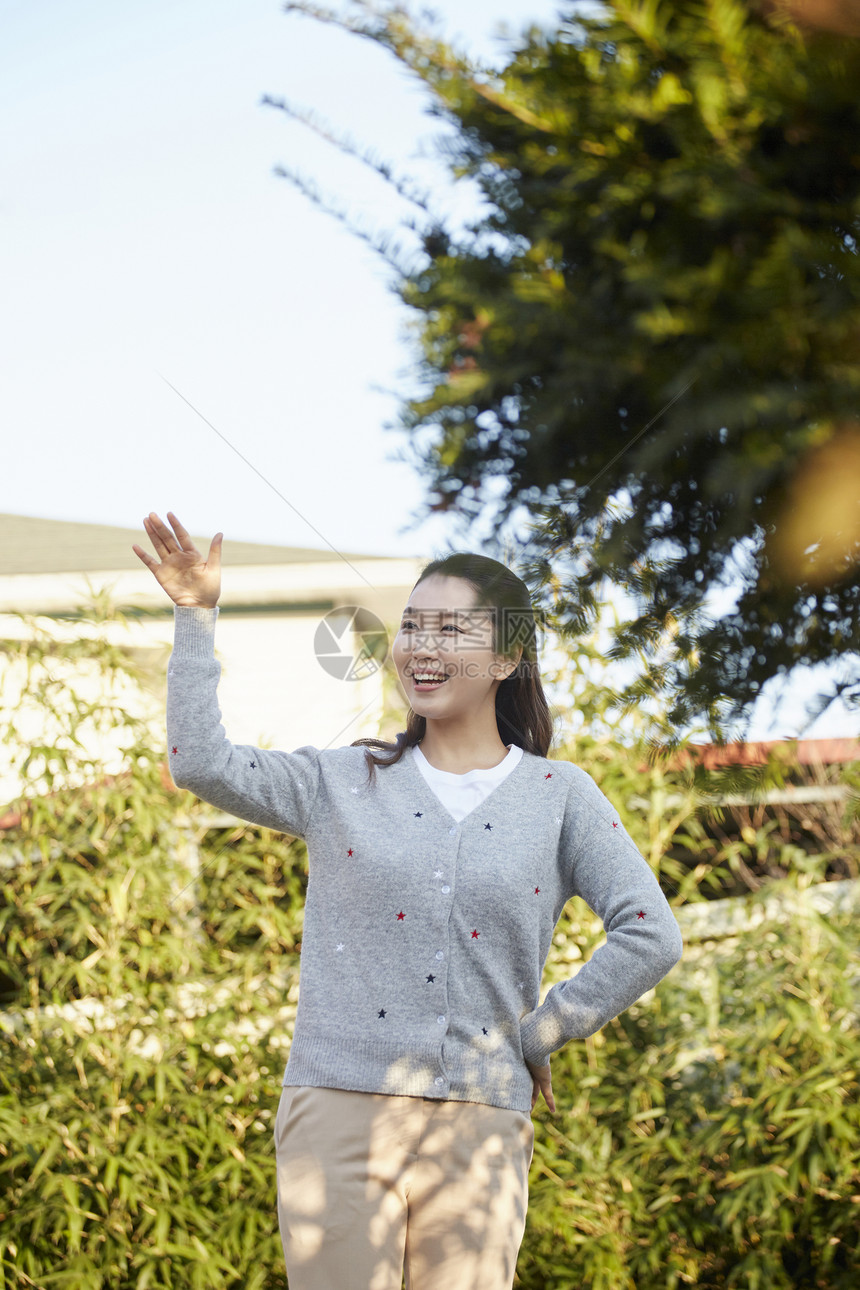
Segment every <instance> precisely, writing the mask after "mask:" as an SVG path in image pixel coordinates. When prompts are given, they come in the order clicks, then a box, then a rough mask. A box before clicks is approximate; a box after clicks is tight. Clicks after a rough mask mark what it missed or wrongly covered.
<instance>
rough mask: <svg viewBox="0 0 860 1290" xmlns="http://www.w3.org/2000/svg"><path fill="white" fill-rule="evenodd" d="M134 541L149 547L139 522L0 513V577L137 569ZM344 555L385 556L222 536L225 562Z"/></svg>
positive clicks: (205, 544)
mask: <svg viewBox="0 0 860 1290" xmlns="http://www.w3.org/2000/svg"><path fill="white" fill-rule="evenodd" d="M211 536H212V535H211V534H210V535H209V536H208V537H195V538H194V542H195V544H196V545H197V546H198V547H199V548H200V550H201V551H208V550H209V542H210V539H211ZM133 542H137V543H138V545H139V546H142V547H144V548H148V547H149V541H148V539H147V537H146V534H145V533H144V531H143V525H142V524H141V526H140V527H139V528H133V529H131V528H129V529H126V528H117V527H114V526H112V525H108V524H83V523H80V522H79V521H76V520H46V519H41V518H39V517H38V516H33V515H5V514H0V576H8V575H12V574H21V573H29V574H40V573H41V574H49V573H95V572H99V573H101V572H108V571H111V570H128V569H141V568H142V567H143V566H142V565H141V563H140V561H139V560H138V558H137V556H136V555H135V554H134V552H133V551H132V549H131V547H132V543H133ZM344 556H345V557H346V558H348V559H350V560H384V559H387V558H389V557H387V556H380V555H362V554H360V553H358V552H355V551H342V552H335V551H332V550H330V549H328V548H324V549H322V550H319V549H317V548H316V547H300V546H268V545H266V544H264V543H259V542H235V541H232V540H230V539H229V538H227V537H225V539H224V563H225V564H229V565H232V566H235V565H265V564H311V563H314V562H320V563H322V562H324V561H331V560H336V559H338V557H344Z"/></svg>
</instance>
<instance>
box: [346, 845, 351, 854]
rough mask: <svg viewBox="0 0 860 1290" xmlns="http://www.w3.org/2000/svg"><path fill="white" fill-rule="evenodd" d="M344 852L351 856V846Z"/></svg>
mask: <svg viewBox="0 0 860 1290" xmlns="http://www.w3.org/2000/svg"><path fill="white" fill-rule="evenodd" d="M346 854H347V855H348V856H351V855H352V847H350V848H349V850H348V851H347V853H346Z"/></svg>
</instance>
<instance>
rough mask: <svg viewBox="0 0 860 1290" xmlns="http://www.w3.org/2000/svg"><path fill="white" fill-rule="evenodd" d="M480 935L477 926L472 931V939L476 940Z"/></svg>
mask: <svg viewBox="0 0 860 1290" xmlns="http://www.w3.org/2000/svg"><path fill="white" fill-rule="evenodd" d="M480 935H481V933H480V932H479V931H478V929H477V927H476V928H475V930H474V932H472V940H473V941H476V940H477V939H478V937H479V936H480Z"/></svg>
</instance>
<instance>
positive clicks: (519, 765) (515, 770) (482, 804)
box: [401, 748, 533, 826]
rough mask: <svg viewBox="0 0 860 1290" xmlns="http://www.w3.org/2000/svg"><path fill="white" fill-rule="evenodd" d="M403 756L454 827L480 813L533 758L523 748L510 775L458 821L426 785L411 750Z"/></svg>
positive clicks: (491, 768) (428, 785)
mask: <svg viewBox="0 0 860 1290" xmlns="http://www.w3.org/2000/svg"><path fill="white" fill-rule="evenodd" d="M403 756H404V757H408V758H409V769H410V771H411V772H412V773H413V774H414V775H417V776H418V778H419V779H420V781H421V783H422V785H423V787H424V788H426V789H427V791H428V792H429V793H431V794H432V797H433V801H434V802H435V803H436V805H437V806H438V807H439V810H440V811H444V813H445V815H447V817H448V819H449V820H451V821H452V822H453V823H454V824H456V825H458V826H459V825H462V824H465V823H466V821H467V820H470V819H471V818H472V816H473V815H474V814H475V812H476V811H480V810H482V809H483V808H484V807H485V806H486V805H487V803H488V802H489V801H490V799H491V798H492V797H495V795H496V793H498V791H499V789H501V788H504V786H505V785H506V784H509V783H510V782H511V780H512V779H513V778H514V776H515V775H516V774H517V773H518V772H519V771H520V770H521V769H522V767H523V766H524V765H525V760H526V758H527V757H531V756H533V754H532V753H528V752H526V750H525V748H524V749H523V755H522V757H520V759H519V761H518V762H517V764H516V766H515V767H514V768H513V770H512V771H511V773H510V774H509V775H505V777H504V779H503V780H501V781H500V782H499V783H498V784H497V785H496V787H495V788H493V789H491V791H490V792H489V793H488V794H487V796H486V797H485V798H484V799H483V801H481V802H478V804H477V806H473V807H472V809H471V811H469V812H468V813H467V814H466V815H464V816H463V818H462V819H461V820H458V819H457V818H456V816H454V815H452V814H451V812H450V811H449V810H448V808H447V806H446V805H445V803H444V802H443V801H442V799H441V798H440V797H438V796H437V794H436V793H435V792H434V791H433V789H432V788H431V786H430V784H428V782H427V780H426V779H425V778H424V776H423V775H422V774H421V770H420V768H419V766H418V764H417V762H416V761H415V758H414V757H413V756H412V748H409V749H407V751H406V752H405V753H404V755H403ZM401 760H403V758H401ZM499 765H501V762H499ZM434 769H438V767H434ZM476 769H478V768H476ZM488 769H490V770H493V769H495V768H494V767H488ZM468 773H469V772H468V771H466V774H468Z"/></svg>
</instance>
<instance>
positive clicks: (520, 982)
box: [517, 981, 523, 990]
mask: <svg viewBox="0 0 860 1290" xmlns="http://www.w3.org/2000/svg"><path fill="white" fill-rule="evenodd" d="M522 988H523V983H522V981H517V989H518V990H522Z"/></svg>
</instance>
